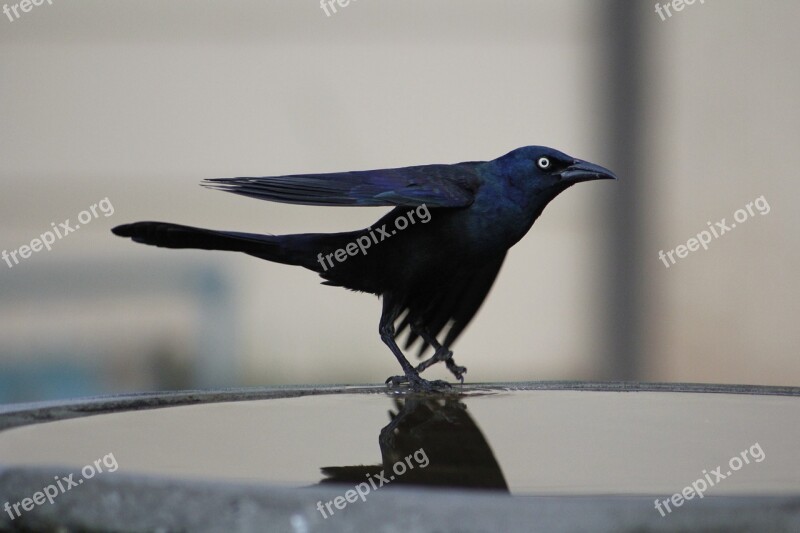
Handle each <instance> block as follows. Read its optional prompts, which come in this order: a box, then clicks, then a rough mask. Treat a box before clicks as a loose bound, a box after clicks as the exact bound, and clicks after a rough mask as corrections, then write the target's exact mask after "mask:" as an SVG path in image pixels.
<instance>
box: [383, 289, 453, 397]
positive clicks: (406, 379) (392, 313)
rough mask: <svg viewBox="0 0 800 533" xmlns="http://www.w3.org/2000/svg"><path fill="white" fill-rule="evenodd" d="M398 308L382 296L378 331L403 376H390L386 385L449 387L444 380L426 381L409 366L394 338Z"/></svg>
mask: <svg viewBox="0 0 800 533" xmlns="http://www.w3.org/2000/svg"><path fill="white" fill-rule="evenodd" d="M397 315H398V310H397V309H396V307H395V306H394V305H392V304H391V303H390V298H387V297H386V296H384V300H383V313H382V314H381V321H380V325H379V326H378V332H379V333H380V334H381V340H382V341H383V342H384V344H386V346H388V347H389V349H390V350H391V351H392V353H393V354H394V356H395V357H396V358H397V361H398V362H399V363H400V366H401V367H403V372H404V373H405V375H403V376H392V377H390V378H388V379H387V380H386V384H387V385H395V386H396V385H400V384H401V383H408V385H409V387H411V388H412V389H414V390H423V391H435V390H437V389H440V388H444V387H450V384H449V383H447V382H446V381H441V380H436V381H428V380H427V379H423V378H421V377H420V376H419V372H418V371H417V370H416V369H415V368H414V367H413V366H411V363H409V362H408V359H406V356H405V355H403V352H402V350H400V347H399V346H398V345H397V342H395V340H394V321H395V319H397Z"/></svg>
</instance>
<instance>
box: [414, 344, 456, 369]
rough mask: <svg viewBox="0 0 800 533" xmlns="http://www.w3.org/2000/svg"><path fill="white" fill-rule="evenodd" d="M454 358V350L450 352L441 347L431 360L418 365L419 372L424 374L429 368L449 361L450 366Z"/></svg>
mask: <svg viewBox="0 0 800 533" xmlns="http://www.w3.org/2000/svg"><path fill="white" fill-rule="evenodd" d="M452 358H453V352H452V350H448V349H447V348H444V347H442V346H440V347H439V349H438V350H436V353H434V354H433V355H432V356H431V357H430V358H428V359H426V360H425V361H423V362H421V363H420V364H418V365H417V372H422V371H423V370H425V369H426V368H428V367H429V366H431V365H434V364H436V363H438V362H440V361H447V362H448V364H449V363H450V361H452Z"/></svg>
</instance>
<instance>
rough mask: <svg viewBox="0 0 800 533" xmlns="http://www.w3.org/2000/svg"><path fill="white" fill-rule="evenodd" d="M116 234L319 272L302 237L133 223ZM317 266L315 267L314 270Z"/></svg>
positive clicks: (113, 231) (157, 223)
mask: <svg viewBox="0 0 800 533" xmlns="http://www.w3.org/2000/svg"><path fill="white" fill-rule="evenodd" d="M111 232H112V233H114V235H118V236H120V237H130V238H131V239H132V240H133V241H134V242H138V243H142V244H149V245H152V246H159V247H162V248H193V249H199V250H225V251H232V252H243V253H246V254H248V255H252V256H255V257H258V258H261V259H266V260H268V261H274V262H276V263H284V264H288V265H299V266H303V267H306V268H310V269H311V270H314V271H317V270H318V268H319V264H318V263H317V262H316V259H315V258H314V257H313V256H312V254H311V253H309V252H311V251H313V250H311V249H309V250H306V249H305V248H308V246H307V243H305V242H303V239H296V238H295V239H292V237H303V236H301V235H297V236H294V235H260V234H257V233H239V232H234V231H218V230H210V229H204V228H195V227H192V226H182V225H180V224H171V223H168V222H134V223H133V224H123V225H121V226H117V227H115V228H113V229H112V230H111ZM315 267H316V268H315Z"/></svg>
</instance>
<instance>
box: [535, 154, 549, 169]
mask: <svg viewBox="0 0 800 533" xmlns="http://www.w3.org/2000/svg"><path fill="white" fill-rule="evenodd" d="M536 165H537V166H538V167H539V168H541V169H542V170H546V169H548V168H550V160H549V159H548V158H546V157H540V158H539V159H538V160H537V161H536Z"/></svg>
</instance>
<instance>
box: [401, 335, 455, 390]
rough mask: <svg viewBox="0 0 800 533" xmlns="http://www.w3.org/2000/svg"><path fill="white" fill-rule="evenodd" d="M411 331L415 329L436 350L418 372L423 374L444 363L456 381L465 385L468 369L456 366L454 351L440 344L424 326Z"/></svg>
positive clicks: (421, 364) (420, 365)
mask: <svg viewBox="0 0 800 533" xmlns="http://www.w3.org/2000/svg"><path fill="white" fill-rule="evenodd" d="M411 329H413V330H414V332H415V333H416V334H417V335H419V336H420V337H422V340H424V341H425V342H427V343H428V344H430V345H431V346H432V347H433V349H434V350H435V352H434V354H433V355H432V356H431V357H430V358H428V359H426V360H425V361H423V362H421V363H420V364H418V365H417V372H422V371H424V370H425V369H426V368H428V367H429V366H431V365H434V364H436V363H438V362H439V361H444V362H445V364H446V365H447V369H448V370H449V371H450V372H451V373H452V374H453V375H454V376H455V377H456V379H457V380H459V381H460V382H461V383H464V374H466V373H467V367H464V366H458V365H457V364H456V362H455V361H454V360H453V352H452V350H448V349H447V348H445V347H444V346H442V345H441V344H439V341H438V340H436V337H434V336H433V335H431V334H430V333H429V332H428V330H427V329H426V328H425V327H424V326H419V325H412V326H411Z"/></svg>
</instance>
